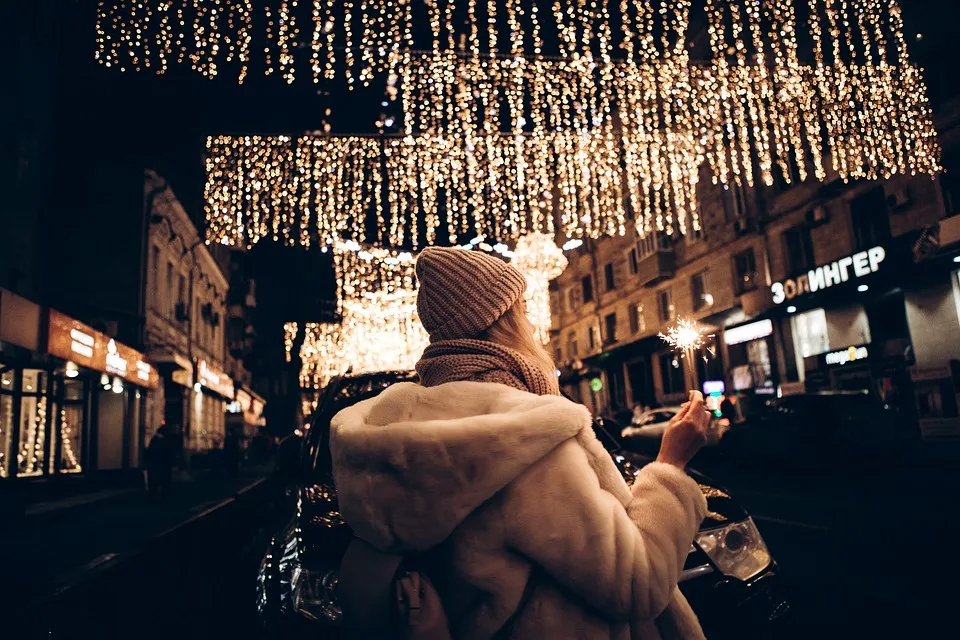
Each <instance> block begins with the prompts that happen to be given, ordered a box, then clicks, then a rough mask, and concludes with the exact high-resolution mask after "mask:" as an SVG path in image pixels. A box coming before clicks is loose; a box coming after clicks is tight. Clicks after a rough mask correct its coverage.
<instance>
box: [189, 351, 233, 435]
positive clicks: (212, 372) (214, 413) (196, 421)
mask: <svg viewBox="0 0 960 640" xmlns="http://www.w3.org/2000/svg"><path fill="white" fill-rule="evenodd" d="M194 380H195V382H194V384H193V410H192V418H191V420H190V427H189V430H188V432H187V434H186V437H185V439H184V446H185V447H187V448H188V449H189V450H190V451H209V450H211V449H220V448H222V447H223V442H224V439H225V437H226V416H225V414H226V408H227V403H230V402H233V401H234V395H235V389H234V385H233V380H231V379H230V377H229V376H228V375H227V374H226V373H224V372H223V371H221V370H220V369H218V368H216V367H215V366H214V365H212V364H210V363H209V362H207V361H206V360H197V362H196V372H195V374H194Z"/></svg>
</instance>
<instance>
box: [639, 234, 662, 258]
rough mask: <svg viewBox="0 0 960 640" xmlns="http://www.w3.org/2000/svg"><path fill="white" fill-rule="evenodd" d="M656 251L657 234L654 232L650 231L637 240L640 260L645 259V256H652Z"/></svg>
mask: <svg viewBox="0 0 960 640" xmlns="http://www.w3.org/2000/svg"><path fill="white" fill-rule="evenodd" d="M656 250H657V234H656V232H655V231H651V232H650V233H648V234H647V235H646V236H644V237H642V238H640V239H639V240H637V252H638V253H639V255H640V257H641V258H646V257H647V256H649V255H651V254H653V253H654V252H656Z"/></svg>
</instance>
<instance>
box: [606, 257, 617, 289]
mask: <svg viewBox="0 0 960 640" xmlns="http://www.w3.org/2000/svg"><path fill="white" fill-rule="evenodd" d="M603 284H604V290H605V291H613V290H614V289H616V288H617V282H616V279H615V278H614V277H613V263H612V262H608V263H607V264H605V265H603Z"/></svg>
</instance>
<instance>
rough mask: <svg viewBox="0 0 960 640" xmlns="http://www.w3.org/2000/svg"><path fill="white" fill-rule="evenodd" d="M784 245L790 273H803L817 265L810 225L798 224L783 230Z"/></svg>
mask: <svg viewBox="0 0 960 640" xmlns="http://www.w3.org/2000/svg"><path fill="white" fill-rule="evenodd" d="M783 246H784V251H785V253H786V258H787V270H788V272H789V273H802V272H804V271H809V270H810V269H812V268H813V267H814V266H815V262H814V257H813V240H812V239H811V238H810V227H808V226H807V225H805V224H801V225H798V226H796V227H793V228H792V229H788V230H786V231H784V232H783Z"/></svg>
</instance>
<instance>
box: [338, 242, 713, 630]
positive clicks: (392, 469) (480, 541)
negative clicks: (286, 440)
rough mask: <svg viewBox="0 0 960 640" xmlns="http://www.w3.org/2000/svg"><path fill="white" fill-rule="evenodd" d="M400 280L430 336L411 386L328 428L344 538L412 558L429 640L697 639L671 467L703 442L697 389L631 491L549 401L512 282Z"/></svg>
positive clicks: (686, 541)
mask: <svg viewBox="0 0 960 640" xmlns="http://www.w3.org/2000/svg"><path fill="white" fill-rule="evenodd" d="M416 274H417V278H418V280H419V286H420V289H419V294H418V298H417V309H418V312H419V315H420V320H421V321H422V323H423V326H424V328H425V329H426V330H427V332H428V333H429V335H430V345H429V346H428V347H427V348H426V350H425V351H424V353H423V356H422V358H421V360H420V361H419V363H418V364H417V373H418V374H419V376H420V384H414V383H401V384H397V385H394V386H392V387H390V388H389V389H387V390H386V391H384V392H383V393H382V394H381V395H380V396H378V397H376V398H374V399H372V400H368V401H365V402H361V403H359V404H357V405H355V406H353V407H350V408H348V409H345V410H344V411H342V412H341V413H339V414H338V415H337V416H335V417H334V419H333V421H332V423H331V443H330V444H331V453H332V457H333V473H334V479H335V483H336V486H337V491H338V496H339V506H340V510H341V512H342V514H343V516H344V518H345V519H346V521H347V523H348V524H349V525H350V526H351V527H352V528H353V530H354V532H355V535H356V536H357V537H358V538H359V539H360V540H362V541H363V544H365V545H369V546H372V547H374V548H375V549H377V550H380V551H386V552H389V553H392V554H394V555H400V554H402V555H403V556H404V557H414V556H418V554H419V557H420V558H421V561H422V562H423V564H422V565H420V566H424V567H429V570H427V571H426V574H427V577H428V581H429V584H430V585H432V586H431V590H432V589H433V588H434V587H435V591H434V593H437V594H439V600H440V604H441V608H442V610H443V616H440V617H439V618H435V619H440V620H442V621H443V625H444V626H445V627H447V628H448V629H449V632H450V633H449V634H447V635H446V637H450V636H452V637H476V638H491V637H494V636H496V637H498V638H551V639H552V640H559V639H571V640H572V639H577V640H591V639H594V638H597V639H599V638H633V639H648V638H656V639H659V638H702V637H703V633H702V631H701V629H700V625H699V622H698V621H697V618H696V615H695V614H694V613H693V611H692V609H691V608H690V606H689V605H688V604H687V602H686V600H685V599H684V597H683V596H682V595H681V594H680V591H679V590H678V589H677V581H678V579H679V577H680V572H681V570H682V569H683V564H684V561H685V559H686V557H687V553H688V551H689V549H690V545H691V544H692V542H693V539H694V536H695V534H696V532H697V529H698V527H699V525H700V522H701V520H702V518H703V517H704V514H705V513H706V501H705V499H704V496H703V493H702V492H701V490H700V488H699V486H698V485H697V483H696V482H695V481H694V480H693V479H691V478H690V477H689V476H688V475H687V474H686V472H685V471H684V468H685V466H686V464H687V463H688V462H689V460H690V459H691V458H692V457H693V456H694V454H696V453H697V451H698V450H699V449H700V447H701V446H702V445H703V443H704V441H705V437H706V430H707V426H708V422H709V417H708V414H707V412H706V410H705V408H704V404H703V397H702V396H701V395H700V393H699V392H691V399H690V402H688V403H687V404H686V405H684V409H683V411H681V412H680V413H679V414H678V415H677V416H676V417H675V418H674V419H673V420H672V421H671V423H670V426H669V427H668V429H667V431H666V433H665V434H664V436H663V443H662V446H661V450H660V455H659V457H658V459H657V461H656V462H654V463H652V464H650V465H648V466H647V467H645V468H644V469H643V470H642V471H641V472H640V474H639V476H638V477H637V479H636V482H635V483H634V485H633V488H632V489H631V488H630V487H628V486H627V484H626V482H625V481H624V479H623V477H622V476H621V475H620V473H619V471H618V470H617V467H616V466H615V465H614V463H613V461H612V460H611V458H610V456H609V454H608V453H607V452H606V450H605V449H604V448H603V446H602V445H601V443H600V442H599V441H598V440H597V438H596V436H595V434H594V431H593V429H592V419H591V416H590V414H589V412H588V411H587V409H586V408H585V407H583V406H581V405H578V404H575V403H573V402H571V401H569V400H567V399H565V398H563V397H562V396H561V395H560V394H559V388H558V384H557V377H556V374H555V367H554V364H553V362H552V361H551V359H550V356H549V355H548V354H547V353H546V350H545V349H544V348H543V346H542V345H541V344H540V343H539V342H538V341H537V340H536V338H535V337H534V329H533V326H532V325H531V324H530V322H529V320H528V319H527V315H526V311H525V304H524V298H523V296H524V289H525V286H526V283H525V281H524V278H523V276H522V275H521V274H520V273H519V272H518V271H517V270H516V269H514V268H513V267H511V266H509V265H507V264H506V263H504V262H502V261H501V260H498V259H497V258H494V257H492V256H489V255H485V254H483V253H480V252H475V251H466V250H463V249H441V248H428V249H426V250H424V251H423V252H422V253H421V254H420V257H419V259H418V261H417V265H416ZM351 544H352V545H353V544H356V541H355V542H354V543H351ZM349 553H350V552H349V551H348V554H349ZM424 558H426V560H424ZM349 569H350V567H349V566H348V563H347V562H346V560H345V563H344V568H343V571H341V582H340V584H341V586H342V587H343V593H342V598H341V600H342V603H343V605H344V616H345V621H346V623H347V625H348V627H350V628H351V629H352V630H353V631H354V632H355V633H361V634H364V633H367V635H366V637H372V636H370V635H369V634H368V632H367V631H365V630H367V629H370V628H371V627H370V626H368V625H366V624H365V623H367V622H369V620H366V619H364V616H366V615H367V613H368V611H369V610H371V609H368V608H366V607H365V604H364V603H363V602H359V603H358V602H357V601H356V600H355V596H354V594H355V593H357V592H358V589H356V588H352V587H351V586H350V585H357V584H362V581H363V580H364V579H365V576H363V575H359V574H360V573H361V572H357V573H358V575H356V576H354V575H352V574H350V573H349ZM344 571H346V572H347V573H346V574H344ZM390 575H392V573H391V574H390ZM424 593H427V594H429V591H425V590H423V589H421V595H423V594H424ZM348 604H349V607H348ZM370 605H371V607H373V606H375V603H370ZM427 608H428V607H426V606H424V610H426V609H427ZM421 613H422V612H421ZM441 635H442V634H441ZM434 637H440V636H434Z"/></svg>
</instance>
